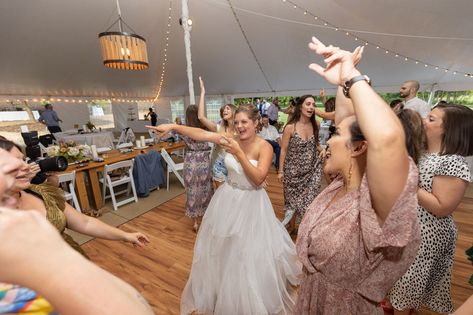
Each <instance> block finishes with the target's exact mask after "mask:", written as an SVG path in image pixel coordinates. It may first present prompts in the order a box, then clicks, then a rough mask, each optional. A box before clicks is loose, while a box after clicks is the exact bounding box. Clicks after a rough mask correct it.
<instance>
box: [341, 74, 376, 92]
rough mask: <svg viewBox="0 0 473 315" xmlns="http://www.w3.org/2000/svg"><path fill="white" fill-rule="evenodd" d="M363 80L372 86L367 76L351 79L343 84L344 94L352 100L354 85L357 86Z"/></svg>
mask: <svg viewBox="0 0 473 315" xmlns="http://www.w3.org/2000/svg"><path fill="white" fill-rule="evenodd" d="M361 80H365V81H366V82H367V83H368V84H369V85H371V79H370V78H368V76H367V75H357V76H355V77H353V78H351V79H350V80H348V81H345V83H344V84H343V86H342V88H343V94H344V95H345V96H346V97H348V98H350V94H349V92H350V88H351V87H352V86H353V84H355V83H356V82H358V81H361Z"/></svg>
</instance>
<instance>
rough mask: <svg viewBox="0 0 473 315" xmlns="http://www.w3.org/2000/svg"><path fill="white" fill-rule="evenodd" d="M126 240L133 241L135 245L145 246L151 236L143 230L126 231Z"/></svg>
mask: <svg viewBox="0 0 473 315" xmlns="http://www.w3.org/2000/svg"><path fill="white" fill-rule="evenodd" d="M125 241H126V242H129V243H132V244H133V246H135V247H143V246H146V245H148V243H149V238H148V237H147V236H146V235H144V234H143V233H141V232H134V233H126V235H125Z"/></svg>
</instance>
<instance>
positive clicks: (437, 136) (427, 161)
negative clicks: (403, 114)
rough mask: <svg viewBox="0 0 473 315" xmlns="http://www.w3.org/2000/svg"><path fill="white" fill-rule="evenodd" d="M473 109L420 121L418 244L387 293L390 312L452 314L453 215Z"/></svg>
mask: <svg viewBox="0 0 473 315" xmlns="http://www.w3.org/2000/svg"><path fill="white" fill-rule="evenodd" d="M472 121H473V110H471V109H470V108H468V107H466V106H462V105H452V104H446V105H438V106H436V107H435V108H434V109H433V110H432V111H431V112H430V114H429V115H428V117H427V118H426V119H425V121H424V126H425V131H426V136H427V152H426V153H425V154H424V155H423V156H422V157H421V158H420V161H419V165H418V166H419V177H420V180H419V181H420V183H419V190H418V193H417V196H418V199H419V206H418V208H417V210H418V217H419V222H420V225H421V234H422V241H421V245H420V247H419V251H418V252H417V256H416V258H415V260H414V262H413V263H412V265H411V266H410V268H409V269H408V271H407V272H406V274H405V275H404V276H402V277H401V279H400V280H399V281H398V282H397V283H396V284H395V285H394V287H393V289H392V290H391V292H390V302H391V304H392V305H393V307H394V314H409V313H410V311H411V309H419V308H420V307H427V308H429V309H431V310H433V311H436V312H440V313H452V312H453V305H452V299H451V294H450V286H451V276H452V265H453V258H454V253H455V242H456V239H457V228H456V226H455V223H454V221H453V217H452V213H453V211H454V210H455V209H456V208H457V206H458V205H459V204H460V202H461V200H462V198H463V195H464V193H465V190H466V188H467V187H468V183H469V182H470V181H471V176H470V170H469V169H468V164H467V162H466V160H465V156H469V155H473V123H472Z"/></svg>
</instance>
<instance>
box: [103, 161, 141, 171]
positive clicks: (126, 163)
mask: <svg viewBox="0 0 473 315" xmlns="http://www.w3.org/2000/svg"><path fill="white" fill-rule="evenodd" d="M134 161H135V160H134V159H131V160H126V161H121V162H117V163H113V164H110V165H105V167H104V173H105V174H108V173H110V172H112V171H114V170H116V169H119V168H129V169H130V172H133V163H134Z"/></svg>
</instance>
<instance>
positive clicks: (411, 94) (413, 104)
mask: <svg viewBox="0 0 473 315" xmlns="http://www.w3.org/2000/svg"><path fill="white" fill-rule="evenodd" d="M419 87H420V85H419V82H417V81H414V80H410V81H406V82H404V83H403V84H402V86H401V88H400V90H399V95H400V96H401V97H402V98H403V99H404V108H409V109H412V110H413V111H416V112H418V113H419V114H420V115H421V116H422V118H426V117H427V115H429V113H430V105H429V104H427V103H426V102H424V101H423V100H421V99H420V98H418V97H417V91H418V90H419Z"/></svg>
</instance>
